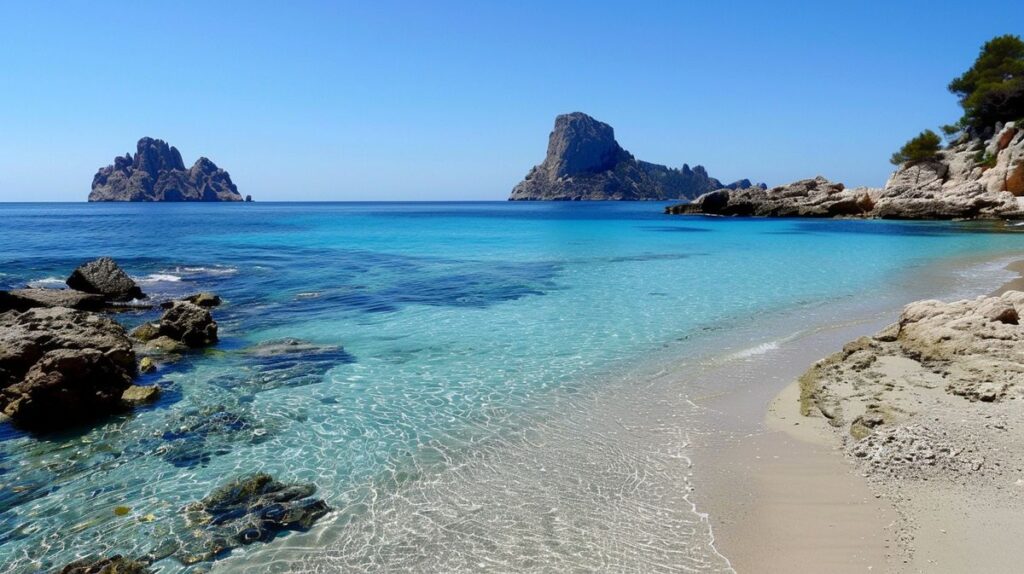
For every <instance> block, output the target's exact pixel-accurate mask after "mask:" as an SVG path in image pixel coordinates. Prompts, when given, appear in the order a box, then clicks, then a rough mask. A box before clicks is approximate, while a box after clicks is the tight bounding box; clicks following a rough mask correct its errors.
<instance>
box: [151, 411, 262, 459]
mask: <svg viewBox="0 0 1024 574" xmlns="http://www.w3.org/2000/svg"><path fill="white" fill-rule="evenodd" d="M166 428H167V430H165V431H164V432H163V433H162V434H160V435H159V437H160V441H161V442H160V444H159V445H158V446H157V447H156V449H155V451H156V453H157V454H158V455H160V456H161V457H162V458H163V459H164V460H166V461H167V462H169V463H170V464H172V465H174V466H176V467H179V468H192V467H196V466H202V465H206V464H208V463H209V462H210V461H211V460H212V459H213V457H214V456H217V455H219V454H226V453H229V452H231V451H232V450H233V449H234V448H235V446H236V445H237V444H259V443H261V442H263V441H265V440H266V439H267V437H268V436H269V435H270V433H269V431H268V429H267V428H266V427H264V426H262V425H260V424H259V423H258V422H256V419H255V417H254V416H253V415H252V414H251V413H249V412H247V411H246V410H244V409H239V408H231V409H229V408H227V407H225V406H223V405H218V406H216V407H207V408H202V409H196V410H192V411H189V412H186V413H183V414H180V415H177V416H175V417H173V418H170V419H169V421H168V423H167V427H166Z"/></svg>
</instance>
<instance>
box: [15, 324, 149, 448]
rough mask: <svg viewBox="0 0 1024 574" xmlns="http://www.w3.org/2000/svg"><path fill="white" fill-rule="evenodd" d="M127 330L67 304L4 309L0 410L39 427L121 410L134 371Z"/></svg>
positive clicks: (23, 423)
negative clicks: (51, 306) (12, 309)
mask: <svg viewBox="0 0 1024 574" xmlns="http://www.w3.org/2000/svg"><path fill="white" fill-rule="evenodd" d="M135 369H136V365H135V353H134V351H133V350H132V344H131V341H130V340H129V339H128V337H127V336H126V334H125V331H124V328H123V327H122V326H121V325H119V324H118V323H116V322H114V321H111V320H110V319H108V318H106V317H103V316H100V315H95V314H92V313H87V312H84V311H75V310H72V309H67V308H64V307H53V308H33V309H29V310H27V311H25V312H23V313H18V312H16V311H8V312H6V313H0V410H2V411H3V412H4V413H6V414H7V415H8V416H10V417H11V418H12V419H13V420H14V422H15V423H16V424H19V425H21V426H24V427H27V428H31V429H33V430H58V429H61V428H65V427H67V426H70V425H74V424H78V423H82V422H87V421H90V420H94V419H96V418H99V417H100V416H103V415H106V414H110V413H112V412H116V411H118V410H120V409H121V407H122V405H121V393H123V392H124V390H125V389H127V388H128V386H129V385H130V384H131V381H132V378H133V377H134V375H135Z"/></svg>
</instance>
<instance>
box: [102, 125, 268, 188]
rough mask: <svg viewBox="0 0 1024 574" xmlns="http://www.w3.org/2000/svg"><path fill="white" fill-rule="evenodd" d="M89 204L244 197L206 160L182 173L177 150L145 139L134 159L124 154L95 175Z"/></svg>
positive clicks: (225, 175) (202, 158)
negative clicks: (93, 202)
mask: <svg viewBox="0 0 1024 574" xmlns="http://www.w3.org/2000/svg"><path fill="white" fill-rule="evenodd" d="M244 200H245V201H252V198H251V197H250V196H246V197H245V198H244ZM89 201H243V197H242V196H241V194H239V193H238V188H237V187H235V184H234V183H232V182H231V176H230V175H229V174H228V172H226V171H224V170H223V169H221V168H219V167H217V165H216V164H214V163H213V162H212V161H210V160H209V159H207V158H205V157H200V158H199V159H198V160H196V162H195V163H194V164H193V165H192V167H190V168H188V169H185V164H184V162H182V160H181V153H179V152H178V150H177V148H175V147H174V146H170V145H168V144H167V142H165V141H163V140H158V139H153V138H148V137H147V138H142V139H140V140H139V143H138V145H137V146H136V151H135V157H132V154H130V153H126V154H125V155H124V156H123V157H116V158H114V163H113V165H108V166H107V167H104V168H100V170H99V171H97V172H96V175H95V176H94V177H93V179H92V192H91V193H90V194H89Z"/></svg>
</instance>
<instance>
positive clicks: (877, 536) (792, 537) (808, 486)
mask: <svg viewBox="0 0 1024 574" xmlns="http://www.w3.org/2000/svg"><path fill="white" fill-rule="evenodd" d="M993 261H1000V259H995V260H993ZM1001 268H1002V269H1005V270H1007V271H1012V272H1014V273H1016V274H1018V276H1017V277H1015V278H1012V279H1009V280H1007V281H1004V282H1003V284H1002V285H1001V286H1000V287H999V288H998V289H996V290H994V291H991V292H990V293H988V295H991V296H996V295H1000V294H1002V293H1004V292H1006V291H1008V290H1022V289H1024V260H1014V261H1012V262H1010V263H1009V264H1007V265H1003V266H1001ZM947 298H948V297H947ZM907 303H909V301H908V302H907ZM898 316H899V311H898V310H896V311H895V312H894V313H890V314H889V315H888V317H887V319H886V320H879V318H875V320H873V321H872V320H870V319H866V318H864V319H862V320H861V321H859V322H858V325H857V326H854V327H852V328H851V327H850V326H847V327H845V328H844V327H843V326H837V325H831V326H825V327H823V328H822V329H820V330H819V331H818V332H815V333H813V334H811V335H810V336H808V337H804V338H801V339H799V340H798V341H794V342H798V343H799V345H789V347H788V348H787V349H785V350H784V351H787V352H785V353H783V355H784V356H782V357H775V359H776V360H775V361H774V363H773V364H772V367H771V368H772V371H770V372H771V373H772V374H773V375H774V377H773V381H776V382H779V383H780V384H781V386H777V385H775V384H771V385H767V384H763V385H761V386H763V387H768V389H767V390H768V391H769V393H766V392H765V389H757V388H744V389H743V391H744V393H745V394H746V395H747V396H745V397H744V396H741V394H740V393H731V394H730V395H727V396H722V397H716V398H714V399H712V400H709V401H708V402H707V406H708V407H709V408H711V409H715V410H716V411H718V412H719V414H723V413H729V414H730V415H731V416H732V417H734V419H735V420H733V421H732V426H733V428H732V433H731V436H730V437H728V438H725V439H723V440H718V441H709V442H708V443H707V444H705V445H702V446H701V447H700V448H699V449H698V452H696V453H695V455H694V458H695V460H701V459H712V460H713V461H714V462H713V464H703V465H700V466H698V472H697V473H696V474H697V477H696V479H695V483H696V485H697V487H698V493H699V494H698V496H697V497H696V500H695V502H696V503H697V504H698V506H699V507H700V508H701V509H702V510H703V511H705V512H707V513H708V515H709V520H710V522H711V524H712V529H713V531H714V533H715V544H716V547H717V549H718V551H719V552H721V553H722V554H723V555H724V556H726V557H727V558H728V559H729V560H730V561H731V563H732V565H733V566H734V568H735V569H736V571H738V572H794V571H828V572H864V571H869V570H874V571H887V572H888V571H897V572H920V571H931V568H933V567H935V565H936V562H935V561H934V560H932V559H931V558H930V556H933V555H940V554H941V555H942V557H943V558H944V560H943V564H945V568H946V570H945V571H951V572H954V571H960V570H958V569H957V568H959V567H963V566H969V567H974V568H981V570H984V569H985V566H986V565H984V564H979V563H978V562H977V561H975V562H966V563H964V564H958V565H957V566H953V567H950V563H956V558H958V557H954V556H953V555H954V554H955V551H953V550H950V549H949V547H950V544H949V542H950V541H951V540H956V539H957V538H956V537H954V535H953V534H949V535H947V532H949V533H955V534H956V535H957V536H959V537H960V539H962V540H965V541H966V542H964V543H963V544H962V545H960V546H962V547H967V546H968V545H971V544H977V545H980V546H977V547H978V548H986V547H992V548H996V547H997V545H998V544H1000V542H989V543H987V544H986V543H985V542H984V536H982V535H979V534H978V533H977V531H978V530H984V527H985V526H986V525H987V526H988V527H989V528H988V529H989V530H991V529H992V527H991V522H994V523H997V524H998V523H1000V522H1002V523H1007V522H1009V521H1010V519H1009V518H1008V517H1006V515H1008V514H1009V512H1010V511H1003V512H1001V513H1000V512H999V506H998V503H997V501H996V500H994V499H991V498H989V499H988V500H985V501H984V502H978V503H975V504H980V505H983V506H985V507H986V508H987V512H986V513H985V514H986V515H992V516H998V515H1000V514H1001V515H1003V516H1004V519H1003V520H993V521H991V522H990V523H986V521H985V520H978V519H977V517H975V519H974V520H965V519H963V516H964V515H966V514H967V509H968V507H970V506H971V503H968V502H965V501H964V500H958V501H954V500H945V499H952V498H956V496H957V495H954V494H952V493H951V494H949V495H948V496H939V497H936V496H934V495H933V496H931V497H922V498H923V499H924V506H922V505H920V504H919V505H916V507H912V506H911V505H909V504H906V502H907V501H906V500H905V499H904V500H903V501H902V502H903V504H900V501H899V500H898V498H899V497H898V496H897V495H896V494H895V493H893V492H892V491H891V490H892V489H889V491H887V490H886V489H884V488H882V487H881V486H880V483H879V482H878V481H874V482H873V481H872V480H871V479H870V478H869V477H868V475H867V474H866V473H863V472H862V471H861V470H860V469H859V468H858V467H857V466H856V465H854V464H852V463H851V461H850V460H848V459H847V458H846V456H845V454H844V452H843V446H842V444H841V441H840V440H838V438H837V435H836V432H835V430H834V429H832V428H830V427H829V425H828V424H827V422H826V421H825V419H824V418H822V417H804V416H802V415H801V413H800V412H799V397H800V389H799V385H798V383H797V378H798V377H799V376H800V375H801V374H803V373H804V372H805V371H806V370H807V369H808V368H810V366H811V365H812V364H814V363H815V362H816V361H818V360H819V359H821V358H822V357H826V356H829V355H830V354H832V353H834V352H835V351H837V350H839V349H840V348H842V346H843V345H844V344H845V343H847V342H849V341H852V340H854V339H856V338H857V337H859V336H863V335H866V334H870V333H874V332H877V331H878V330H879V329H881V328H883V327H884V326H886V325H887V324H890V323H892V322H893V321H895V320H896V318H897V317H898ZM797 346H799V347H801V349H796V348H794V347H797ZM757 369H758V366H757V365H750V366H749V367H748V368H747V369H746V370H747V371H750V372H754V371H757ZM740 370H741V371H742V370H743V369H740ZM772 389H774V390H772ZM771 392H774V393H775V394H774V395H772V396H766V395H767V394H770V393H771ZM925 506H927V509H925ZM1013 512H1015V511H1013ZM922 529H927V530H928V532H927V534H926V535H925V536H921V535H920V531H921V530H922ZM1012 532H1013V534H1012V535H1010V534H1005V533H1004V534H1003V536H1002V538H998V533H997V532H992V533H989V534H990V535H993V536H997V539H998V540H1002V539H1003V538H1007V537H1010V536H1017V535H1018V534H1020V528H1014V529H1012ZM1004 542H1005V541H1004ZM915 550H916V552H915ZM996 554H999V553H996ZM989 566H992V567H994V568H999V567H1000V566H1005V564H1002V563H1000V562H999V561H998V560H997V559H994V560H993V562H992V564H989Z"/></svg>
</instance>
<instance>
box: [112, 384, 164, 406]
mask: <svg viewBox="0 0 1024 574" xmlns="http://www.w3.org/2000/svg"><path fill="white" fill-rule="evenodd" d="M159 396H160V387H158V386H156V385H131V386H129V387H128V388H127V389H125V390H124V392H122V393H121V400H122V401H124V402H125V403H126V404H128V405H131V406H135V405H142V404H146V403H151V402H153V401H155V400H156V399H157V398H158V397H159Z"/></svg>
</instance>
